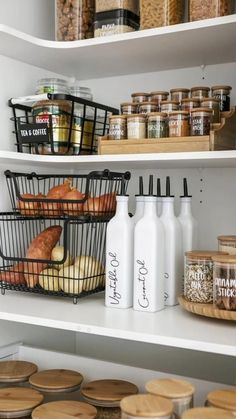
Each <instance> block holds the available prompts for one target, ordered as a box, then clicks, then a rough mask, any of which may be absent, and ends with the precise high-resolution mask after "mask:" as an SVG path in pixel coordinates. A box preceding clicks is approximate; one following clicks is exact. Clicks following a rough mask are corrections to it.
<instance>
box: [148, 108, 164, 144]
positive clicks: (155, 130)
mask: <svg viewBox="0 0 236 419" xmlns="http://www.w3.org/2000/svg"><path fill="white" fill-rule="evenodd" d="M147 118H148V123H147V136H148V138H166V137H168V123H167V113H164V112H152V113H150V114H148V115H147Z"/></svg>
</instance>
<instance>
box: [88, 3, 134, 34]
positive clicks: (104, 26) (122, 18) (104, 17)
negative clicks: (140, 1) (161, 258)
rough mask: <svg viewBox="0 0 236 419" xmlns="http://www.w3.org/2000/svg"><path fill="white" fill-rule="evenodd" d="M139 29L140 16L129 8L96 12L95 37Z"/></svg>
mask: <svg viewBox="0 0 236 419" xmlns="http://www.w3.org/2000/svg"><path fill="white" fill-rule="evenodd" d="M137 30H139V16H137V15H134V14H133V13H132V12H130V11H129V10H125V9H117V10H111V11H108V12H102V13H96V15H95V21H94V37H95V38H97V37H103V36H109V35H116V34H121V33H126V32H134V31H137Z"/></svg>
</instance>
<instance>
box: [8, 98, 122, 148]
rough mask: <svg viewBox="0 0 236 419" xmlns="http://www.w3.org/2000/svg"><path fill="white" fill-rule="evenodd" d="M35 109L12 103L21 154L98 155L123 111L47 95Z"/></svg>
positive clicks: (15, 131)
mask: <svg viewBox="0 0 236 419" xmlns="http://www.w3.org/2000/svg"><path fill="white" fill-rule="evenodd" d="M43 96H46V100H45V99H44V100H40V98H39V99H38V101H37V96H35V98H36V99H35V100H36V101H37V102H36V103H35V104H34V105H33V106H32V107H31V106H26V105H25V104H21V103H15V100H13V99H10V100H9V106H10V107H11V108H12V110H13V118H11V119H12V120H13V122H14V131H13V133H15V135H16V146H17V151H18V152H20V153H30V154H43V155H48V154H49V155H50V154H53V155H83V154H85V155H90V154H97V148H98V137H100V136H104V135H106V134H107V132H108V128H109V116H110V115H112V114H119V110H118V109H115V108H112V107H109V106H106V105H102V104H100V103H96V102H92V101H89V100H87V99H82V98H78V97H76V96H72V95H65V94H51V93H47V94H45V95H43Z"/></svg>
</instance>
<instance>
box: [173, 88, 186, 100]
mask: <svg viewBox="0 0 236 419" xmlns="http://www.w3.org/2000/svg"><path fill="white" fill-rule="evenodd" d="M189 92H190V90H189V89H185V88H178V89H171V90H170V95H171V100H175V101H176V102H179V103H180V102H181V101H182V100H183V99H188V97H189Z"/></svg>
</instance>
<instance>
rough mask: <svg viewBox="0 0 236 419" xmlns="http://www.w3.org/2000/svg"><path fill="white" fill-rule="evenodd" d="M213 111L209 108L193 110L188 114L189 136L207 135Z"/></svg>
mask: <svg viewBox="0 0 236 419" xmlns="http://www.w3.org/2000/svg"><path fill="white" fill-rule="evenodd" d="M212 114H213V110H212V109H209V108H194V109H192V110H191V112H190V116H191V118H190V123H191V125H190V135H193V136H194V135H196V136H198V135H209V134H210V129H211V119H212Z"/></svg>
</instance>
